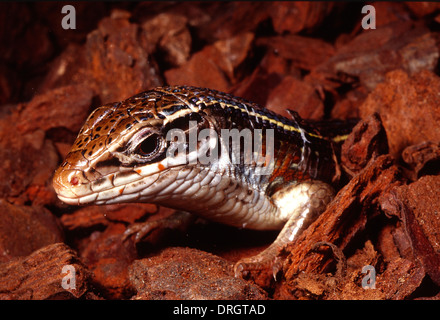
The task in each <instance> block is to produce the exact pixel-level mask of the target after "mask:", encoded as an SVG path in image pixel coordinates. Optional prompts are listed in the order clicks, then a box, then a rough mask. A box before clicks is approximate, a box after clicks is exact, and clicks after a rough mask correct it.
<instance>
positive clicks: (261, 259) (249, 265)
mask: <svg viewBox="0 0 440 320" xmlns="http://www.w3.org/2000/svg"><path fill="white" fill-rule="evenodd" d="M281 268H282V259H281V258H280V257H277V256H271V257H267V256H266V257H265V256H264V255H261V254H258V255H256V256H253V257H249V258H244V259H240V260H239V261H238V262H237V263H236V264H235V266H234V275H235V277H236V278H247V277H248V276H249V273H250V272H251V271H261V270H271V272H272V276H273V278H274V280H275V281H276V280H277V275H278V273H279V272H280V271H281Z"/></svg>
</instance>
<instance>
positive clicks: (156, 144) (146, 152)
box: [135, 133, 162, 158]
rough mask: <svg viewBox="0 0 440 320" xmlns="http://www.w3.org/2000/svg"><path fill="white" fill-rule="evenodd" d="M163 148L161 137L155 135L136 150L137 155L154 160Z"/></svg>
mask: <svg viewBox="0 0 440 320" xmlns="http://www.w3.org/2000/svg"><path fill="white" fill-rule="evenodd" d="M161 146H162V139H161V137H160V136H159V135H158V134H155V133H153V134H151V135H149V136H148V137H147V138H145V139H144V140H142V142H141V143H139V145H138V146H137V147H136V149H135V153H137V154H138V155H140V156H141V157H144V158H152V157H154V156H155V155H156V154H157V153H158V152H159V151H160V150H161V149H162V148H161Z"/></svg>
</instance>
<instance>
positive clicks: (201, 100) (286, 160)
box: [53, 86, 340, 276]
mask: <svg viewBox="0 0 440 320" xmlns="http://www.w3.org/2000/svg"><path fill="white" fill-rule="evenodd" d="M292 116H293V119H287V118H284V117H282V116H279V115H277V114H275V113H273V112H271V111H269V110H267V109H264V108H262V107H261V106H258V105H257V104H255V103H251V102H249V101H246V100H244V99H241V98H237V97H233V96H231V95H228V94H225V93H221V92H218V91H214V90H209V89H203V88H194V87H183V86H176V87H162V88H156V89H154V90H151V91H147V92H143V93H140V94H138V95H136V96H134V97H131V98H129V99H127V100H125V101H123V102H119V103H112V104H107V105H105V106H102V107H100V108H98V109H96V110H95V111H94V112H93V113H92V114H91V115H90V116H89V118H88V119H87V121H86V123H85V124H84V126H83V128H82V129H81V131H80V133H79V135H78V137H77V139H76V141H75V142H74V144H73V146H72V149H71V151H70V153H69V154H68V155H67V157H66V159H65V161H64V162H63V163H62V164H61V166H60V167H59V168H58V170H57V171H56V172H55V176H54V180H53V185H54V188H55V191H56V192H57V194H58V197H59V198H60V199H61V200H62V201H64V202H66V203H68V204H75V205H81V204H87V203H94V204H109V203H121V202H136V201H137V202H151V203H156V204H159V205H162V206H167V207H171V208H175V209H179V210H184V211H189V212H191V213H194V214H196V215H199V216H201V217H203V218H206V219H209V220H212V221H217V222H221V223H224V224H228V225H232V226H237V227H245V228H251V229H258V230H274V229H275V230H281V232H280V234H279V236H278V238H277V239H276V240H275V242H274V243H273V244H272V245H271V246H270V247H269V248H267V249H266V250H265V251H263V252H262V253H260V254H259V255H257V256H255V257H251V258H247V259H243V260H242V261H239V262H238V263H237V264H236V266H235V271H236V275H237V276H239V275H241V274H242V272H243V271H245V270H249V269H252V268H255V267H259V266H261V264H265V263H268V262H271V261H273V260H274V258H275V257H276V256H277V254H278V251H279V249H280V248H281V247H282V246H283V245H284V244H285V243H287V242H290V241H292V240H293V239H294V238H295V237H296V236H297V234H299V232H300V231H301V230H303V229H304V228H305V227H307V226H308V225H309V224H310V222H311V221H313V219H315V218H316V216H318V215H319V214H320V213H321V212H322V211H323V210H324V209H325V207H326V205H327V203H328V202H329V201H330V200H331V198H332V196H333V189H332V187H331V186H330V185H331V183H333V182H337V180H338V179H339V175H340V170H339V165H338V162H337V158H336V156H335V153H334V150H333V143H332V139H329V138H326V137H323V136H321V135H320V133H319V132H318V130H317V129H315V128H314V127H313V126H312V125H310V124H308V123H307V122H306V121H304V120H302V119H301V118H299V116H298V115H297V114H295V113H292ZM190 121H192V122H190ZM172 129H180V132H181V133H183V138H185V141H186V143H183V144H182V143H181V141H180V140H175V139H170V138H169V137H168V138H167V134H169V133H170V132H171V131H170V130H172ZM204 129H210V130H211V131H210V132H214V133H215V136H211V137H210V138H209V139H208V138H207V137H206V136H205V138H204V139H201V138H200V136H199V134H201V133H203V130H204ZM225 129H226V130H229V131H224V130H225ZM232 129H237V132H240V133H243V132H248V133H250V136H248V138H249V137H251V139H252V140H251V141H255V140H254V139H255V138H256V136H257V135H259V134H261V135H262V149H261V150H260V151H259V152H258V153H255V156H256V157H255V158H252V159H253V160H254V161H253V162H252V161H251V162H249V161H247V160H249V158H246V155H245V152H244V151H243V150H241V151H240V149H238V160H237V158H235V160H237V161H233V159H234V158H232V154H233V153H234V151H236V149H234V145H233V142H232V143H230V144H229V145H228V144H227V141H228V140H229V138H228V136H227V133H226V132H231V130H232ZM222 130H223V131H222ZM246 130H247V131H246ZM270 130H273V131H270ZM205 131H206V130H205ZM270 132H272V133H273V139H274V140H273V147H274V149H273V153H272V154H271V153H270V150H271V149H270V146H271V145H270V144H267V141H269V140H270ZM194 134H195V137H196V140H195V141H196V142H195V144H193V145H191V141H194V139H193V140H191V138H193V137H194ZM197 137H198V138H200V139H198V140H197ZM338 140H340V137H339V138H338ZM188 141H189V143H188ZM265 141H266V144H265ZM216 146H217V147H218V149H215V147H216ZM179 147H184V154H185V155H186V156H187V157H186V161H184V162H177V161H171V160H170V159H171V156H170V155H172V154H174V153H173V152H171V151H172V150H178V149H177V148H179ZM244 149H245V148H244ZM207 150H209V152H207ZM251 150H252V149H251ZM254 151H255V150H254ZM215 152H217V153H215ZM214 153H215V154H214ZM213 154H214V155H218V156H217V157H215V156H214V157H209V158H208V160H209V161H206V160H203V159H206V156H207V155H209V156H212V155H213ZM204 156H205V158H203V157H204ZM262 160H267V161H266V162H264V161H262ZM268 160H273V162H272V163H273V166H272V167H270V166H268V163H270V161H268ZM264 169H266V171H264ZM267 169H270V170H269V171H267ZM262 170H263V171H262ZM173 221H174V222H173V223H172V225H175V221H176V220H173ZM151 229H152V226H151V225H146V226H145V225H144V226H139V225H137V226H135V227H133V228H131V229H129V230H128V235H130V234H132V233H137V234H138V235H137V239H138V240H139V239H140V238H142V236H144V235H145V234H147V233H148V232H149V231H151Z"/></svg>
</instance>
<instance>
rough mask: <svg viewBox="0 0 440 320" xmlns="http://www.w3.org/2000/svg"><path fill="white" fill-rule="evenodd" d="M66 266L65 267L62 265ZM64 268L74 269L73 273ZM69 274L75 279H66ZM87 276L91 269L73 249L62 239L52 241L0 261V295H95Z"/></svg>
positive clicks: (23, 297) (40, 297)
mask: <svg viewBox="0 0 440 320" xmlns="http://www.w3.org/2000/svg"><path fill="white" fill-rule="evenodd" d="M66 266H67V268H68V269H63V268H66ZM66 270H74V274H73V273H72V274H70V273H68V272H67V271H66ZM66 277H67V278H66ZM72 277H74V278H75V280H74V282H71V281H72V280H70V281H67V279H72ZM89 279H90V273H89V271H88V270H87V269H86V268H85V267H84V265H83V264H82V262H81V261H80V260H79V259H78V256H77V255H76V253H75V252H74V251H73V250H72V249H70V248H69V247H68V246H67V245H65V244H63V243H55V244H52V245H49V246H46V247H44V248H41V249H40V250H38V251H35V252H34V253H32V254H31V255H29V256H27V257H23V258H16V259H14V260H12V261H10V262H8V263H3V264H0V299H2V300H3V299H8V300H9V299H12V300H45V299H78V298H88V299H96V296H95V295H94V294H93V293H92V292H90V291H89V290H90V289H91V286H90V283H89ZM63 283H65V284H64V287H63ZM73 285H74V287H73ZM65 288H66V289H65Z"/></svg>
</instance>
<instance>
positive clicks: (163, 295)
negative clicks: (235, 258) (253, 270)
mask: <svg viewBox="0 0 440 320" xmlns="http://www.w3.org/2000/svg"><path fill="white" fill-rule="evenodd" d="M232 266H233V265H232V263H230V262H228V261H226V260H224V259H222V258H219V257H217V256H214V255H212V254H209V253H205V252H202V251H199V250H195V249H190V248H168V249H165V250H164V251H162V253H161V254H160V255H159V256H156V257H152V258H147V259H142V260H137V261H135V262H134V263H133V264H132V266H131V267H130V271H129V272H130V281H131V282H132V283H133V286H134V287H135V288H136V290H137V295H136V296H134V297H133V299H154V300H157V299H159V300H163V299H165V300H169V299H172V300H175V299H191V300H200V299H209V300H219V299H220V300H223V299H228V300H229V299H232V300H243V299H246V300H249V299H252V300H260V299H267V296H266V294H265V292H264V291H263V290H262V289H261V288H259V287H258V286H256V285H254V284H251V283H249V282H246V281H245V280H243V279H238V278H235V277H234V275H233V271H232Z"/></svg>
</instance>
